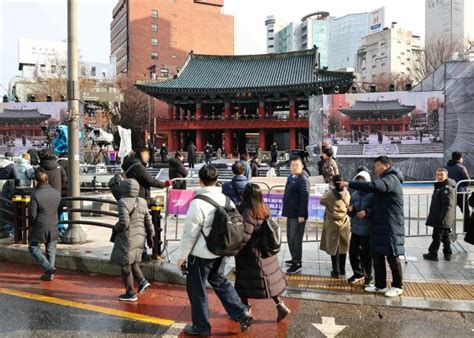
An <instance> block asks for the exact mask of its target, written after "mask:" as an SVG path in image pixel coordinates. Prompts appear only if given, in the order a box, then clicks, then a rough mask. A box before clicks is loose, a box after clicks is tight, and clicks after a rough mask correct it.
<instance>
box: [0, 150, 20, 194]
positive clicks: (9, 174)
mask: <svg viewBox="0 0 474 338" xmlns="http://www.w3.org/2000/svg"><path fill="white" fill-rule="evenodd" d="M0 180H13V181H14V182H15V186H16V187H18V186H19V185H20V179H19V177H18V174H17V172H16V168H15V163H14V162H13V153H11V152H9V151H7V152H6V153H5V158H0Z"/></svg>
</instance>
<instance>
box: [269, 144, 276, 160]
mask: <svg viewBox="0 0 474 338" xmlns="http://www.w3.org/2000/svg"><path fill="white" fill-rule="evenodd" d="M270 157H271V159H272V160H271V162H272V163H277V162H278V144H277V143H276V142H273V144H272V145H271V147H270Z"/></svg>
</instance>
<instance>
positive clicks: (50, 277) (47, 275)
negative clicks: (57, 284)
mask: <svg viewBox="0 0 474 338" xmlns="http://www.w3.org/2000/svg"><path fill="white" fill-rule="evenodd" d="M40 279H41V280H42V281H43V282H52V281H53V280H54V274H52V273H45V274H44V275H42V276H41V277H40Z"/></svg>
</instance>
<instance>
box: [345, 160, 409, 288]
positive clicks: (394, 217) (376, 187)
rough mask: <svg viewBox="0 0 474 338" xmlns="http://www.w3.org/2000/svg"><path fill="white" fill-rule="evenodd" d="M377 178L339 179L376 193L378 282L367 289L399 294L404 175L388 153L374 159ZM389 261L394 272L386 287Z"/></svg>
mask: <svg viewBox="0 0 474 338" xmlns="http://www.w3.org/2000/svg"><path fill="white" fill-rule="evenodd" d="M374 169H375V174H376V175H377V176H378V178H377V179H375V180H373V181H371V182H357V181H352V182H340V183H339V186H340V187H349V188H350V189H352V190H358V191H365V192H372V193H374V199H373V206H372V215H371V216H370V227H371V230H370V234H369V236H370V246H371V254H372V255H373V259H374V271H375V285H374V286H372V285H371V286H367V287H365V288H364V290H365V291H366V292H371V293H383V294H385V296H386V297H396V296H399V295H401V294H402V293H403V276H402V266H401V263H400V258H399V256H402V255H404V254H405V247H404V245H405V217H404V211H403V189H402V183H403V175H402V173H400V172H399V171H398V170H397V169H395V168H394V167H393V166H392V161H391V160H390V159H389V158H388V157H387V156H379V157H377V158H376V159H375V161H374ZM386 262H388V264H389V266H390V270H391V271H392V278H393V281H392V287H391V288H390V289H388V288H387V269H386Z"/></svg>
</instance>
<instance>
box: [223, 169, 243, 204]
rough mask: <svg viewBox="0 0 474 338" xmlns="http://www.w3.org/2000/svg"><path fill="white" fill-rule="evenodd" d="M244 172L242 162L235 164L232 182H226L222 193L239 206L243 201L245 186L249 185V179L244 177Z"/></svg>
mask: <svg viewBox="0 0 474 338" xmlns="http://www.w3.org/2000/svg"><path fill="white" fill-rule="evenodd" d="M244 171H245V168H244V166H243V164H242V162H235V163H234V164H233V165H232V173H233V174H234V177H232V180H231V181H230V182H226V183H224V185H223V186H222V193H223V194H224V195H226V196H228V197H229V198H230V199H231V200H232V202H234V204H235V205H239V203H240V202H241V201H242V194H243V193H244V189H245V186H246V185H247V184H248V183H249V180H248V179H247V177H245V176H244Z"/></svg>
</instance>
